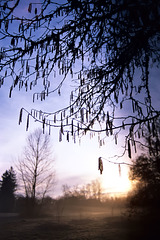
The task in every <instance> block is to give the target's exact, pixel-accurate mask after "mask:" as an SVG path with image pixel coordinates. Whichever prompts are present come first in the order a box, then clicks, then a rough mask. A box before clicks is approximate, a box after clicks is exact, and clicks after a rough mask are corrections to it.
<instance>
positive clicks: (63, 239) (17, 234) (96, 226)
mask: <svg viewBox="0 0 160 240" xmlns="http://www.w3.org/2000/svg"><path fill="white" fill-rule="evenodd" d="M159 226H160V222H159V221H158V219H156V220H155V221H153V219H151V218H138V217H136V218H135V217H134V218H130V219H129V218H127V217H125V216H115V217H104V216H103V217H102V216H98V217H94V216H92V217H87V218H85V217H83V218H79V219H78V218H75V219H71V218H67V217H65V218H63V219H62V218H61V220H60V221H59V222H57V221H56V219H54V218H53V217H48V218H37V219H36V218H34V219H31V218H20V217H15V218H14V217H12V218H4V217H1V218H0V240H103V239H106V240H126V239H127V240H138V239H141V240H142V239H145V240H148V239H152V240H153V239H160V234H159V232H160V230H159V229H160V228H159Z"/></svg>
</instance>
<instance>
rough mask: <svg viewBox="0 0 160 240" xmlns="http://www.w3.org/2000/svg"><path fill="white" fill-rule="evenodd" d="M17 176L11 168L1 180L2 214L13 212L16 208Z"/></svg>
mask: <svg viewBox="0 0 160 240" xmlns="http://www.w3.org/2000/svg"><path fill="white" fill-rule="evenodd" d="M16 187H17V179H16V174H15V172H14V170H13V168H12V167H11V168H10V169H9V170H6V171H5V173H3V175H2V180H0V212H12V211H13V210H14V207H15V191H16Z"/></svg>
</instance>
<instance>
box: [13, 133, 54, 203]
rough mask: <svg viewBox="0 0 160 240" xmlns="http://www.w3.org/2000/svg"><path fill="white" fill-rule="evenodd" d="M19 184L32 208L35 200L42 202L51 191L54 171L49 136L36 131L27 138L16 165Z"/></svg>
mask: <svg viewBox="0 0 160 240" xmlns="http://www.w3.org/2000/svg"><path fill="white" fill-rule="evenodd" d="M17 171H18V173H19V177H20V179H19V180H20V182H21V185H22V187H23V190H24V192H25V196H26V198H28V199H31V202H32V203H33V206H34V205H35V202H36V198H39V199H41V201H43V199H44V197H45V195H46V193H48V192H49V191H50V190H51V189H52V190H53V188H54V184H55V170H54V167H53V157H52V152H51V145H50V138H49V135H47V134H45V135H44V134H43V132H42V130H41V129H36V130H35V131H34V132H33V133H31V134H30V135H29V136H28V137H27V141H26V146H25V148H24V152H23V155H22V157H21V158H19V160H18V163H17Z"/></svg>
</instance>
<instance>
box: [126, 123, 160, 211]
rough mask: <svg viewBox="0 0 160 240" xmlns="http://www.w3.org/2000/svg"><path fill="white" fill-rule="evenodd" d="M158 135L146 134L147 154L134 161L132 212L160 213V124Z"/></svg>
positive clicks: (131, 172)
mask: <svg viewBox="0 0 160 240" xmlns="http://www.w3.org/2000/svg"><path fill="white" fill-rule="evenodd" d="M154 127H155V128H156V134H155V135H153V134H152V132H151V131H150V132H149V131H148V130H147V131H145V133H144V138H145V142H144V147H143V148H145V149H147V151H146V152H145V153H143V154H142V155H140V156H138V157H137V158H136V159H135V160H134V161H133V166H132V167H131V168H130V178H131V180H132V181H135V182H136V184H135V186H134V188H133V190H132V192H131V194H130V196H129V207H130V209H132V210H134V211H135V210H142V211H144V212H145V211H147V212H148V211H150V212H152V211H154V212H156V215H159V212H160V205H159V202H160V122H159V121H157V122H156V124H155V126H154Z"/></svg>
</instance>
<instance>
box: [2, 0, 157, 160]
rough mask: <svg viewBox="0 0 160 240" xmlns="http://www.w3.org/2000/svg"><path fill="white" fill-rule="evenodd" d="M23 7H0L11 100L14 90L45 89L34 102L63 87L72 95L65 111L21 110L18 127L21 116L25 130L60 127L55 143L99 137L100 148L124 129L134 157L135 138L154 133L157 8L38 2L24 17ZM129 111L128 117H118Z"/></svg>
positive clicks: (112, 1) (110, 0)
mask: <svg viewBox="0 0 160 240" xmlns="http://www.w3.org/2000/svg"><path fill="white" fill-rule="evenodd" d="M20 2H21V1H20V0H17V1H15V2H14V3H13V2H12V1H6V0H3V1H1V3H0V10H1V16H0V26H1V30H0V42H1V46H2V47H1V52H0V85H3V83H4V81H6V79H8V78H10V79H12V81H13V82H12V84H11V86H10V91H9V97H11V95H12V91H13V89H14V88H19V89H22V88H25V89H26V91H28V90H29V89H32V88H33V87H34V86H35V85H37V84H39V83H40V82H42V90H41V91H40V92H39V93H34V95H33V101H35V100H36V99H40V100H42V101H43V100H45V99H46V97H48V96H49V95H51V94H53V93H55V92H57V93H58V94H59V95H60V94H61V90H62V89H63V85H64V81H65V80H67V81H69V80H70V79H71V82H72V84H73V83H74V88H73V90H72V91H71V94H70V100H69V103H68V106H65V107H64V108H61V109H57V110H53V112H49V113H48V112H42V111H40V110H37V109H32V110H31V111H28V110H26V109H23V108H22V109H21V111H20V118H19V123H21V122H22V114H23V111H26V112H27V113H28V117H27V125H26V129H27V130H28V127H29V120H30V117H32V118H34V119H35V120H37V121H39V122H42V124H43V129H44V128H45V126H48V127H49V131H50V127H52V126H53V127H59V129H60V141H61V140H62V136H63V135H65V136H66V139H67V140H68V141H69V137H70V135H71V136H73V138H74V140H75V138H76V137H77V136H81V135H83V134H86V133H87V132H90V133H91V135H92V133H94V132H98V133H101V137H99V142H100V145H102V144H103V142H104V141H103V139H104V138H105V137H106V136H108V135H113V134H114V135H115V142H117V135H118V133H119V132H120V130H122V129H124V128H127V130H128V134H127V135H126V141H125V145H126V147H127V148H128V151H129V157H131V143H132V144H133V145H135V142H136V141H135V138H136V135H138V137H141V136H143V128H144V127H146V126H147V127H149V128H150V129H151V131H152V132H154V131H155V129H154V121H155V120H156V119H157V117H158V116H159V115H160V111H159V110H158V109H155V108H154V106H153V104H152V98H151V93H150V87H149V84H150V79H151V76H150V70H151V65H153V66H154V67H156V66H159V58H160V50H159V44H160V38H159V34H160V32H159V29H160V21H159V20H160V10H159V9H160V3H159V1H158V0H155V1H151V0H147V1H144V0H142V1H140V0H136V1H133V0H121V1H118V0H105V1H98V0H68V1H62V3H59V1H50V0H48V1H47V0H42V1H41V3H40V4H38V2H37V4H36V2H35V1H34V3H29V5H28V6H27V7H28V12H26V13H25V16H21V14H20V13H19V12H20V11H19V12H18V9H19V8H20V6H21V5H20ZM7 43H8V44H7ZM57 73H58V74H57ZM137 73H138V74H137ZM57 75H59V76H57ZM53 76H54V77H55V79H53V78H54V77H53ZM138 76H139V77H138ZM57 82H58V83H57ZM55 84H57V85H56V87H53V85H54V86H55ZM68 85H69V83H68ZM52 87H53V88H52ZM127 103H130V104H131V106H132V111H130V112H129V113H128V114H127V115H126V114H124V115H123V114H122V115H121V114H120V112H119V109H122V108H124V109H125V108H126V104H127ZM129 106H130V105H129ZM117 110H118V111H117ZM122 112H123V111H122Z"/></svg>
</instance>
